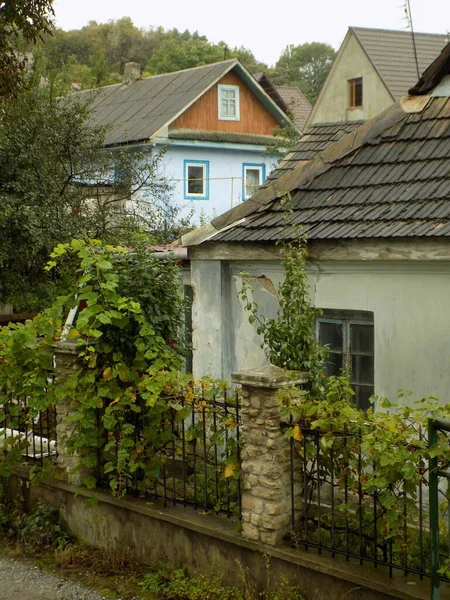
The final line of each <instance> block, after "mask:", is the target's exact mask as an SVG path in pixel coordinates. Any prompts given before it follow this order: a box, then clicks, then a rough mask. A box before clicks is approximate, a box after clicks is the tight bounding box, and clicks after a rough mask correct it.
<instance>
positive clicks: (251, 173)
mask: <svg viewBox="0 0 450 600" xmlns="http://www.w3.org/2000/svg"><path fill="white" fill-rule="evenodd" d="M242 170H243V173H242V198H243V199H244V200H248V199H249V198H251V197H252V196H253V194H254V193H255V192H256V190H257V189H258V188H259V187H260V186H261V185H262V184H263V183H264V181H265V179H266V166H265V165H253V164H244V165H242Z"/></svg>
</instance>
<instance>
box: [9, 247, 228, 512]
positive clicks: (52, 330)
mask: <svg viewBox="0 0 450 600" xmlns="http://www.w3.org/2000/svg"><path fill="white" fill-rule="evenodd" d="M60 261H65V262H66V263H67V264H71V265H72V266H74V265H76V267H75V268H76V272H77V275H78V278H77V282H76V286H75V288H74V289H73V290H72V293H71V294H68V295H67V296H65V297H60V298H58V300H57V301H56V302H55V304H54V305H53V306H52V308H51V309H48V310H46V311H44V312H43V313H42V314H40V315H38V317H36V318H35V319H34V320H33V321H30V322H27V323H26V324H25V325H12V326H10V327H6V328H3V329H2V330H1V331H0V426H1V425H2V424H4V423H5V424H6V426H7V427H9V428H10V429H13V430H19V429H20V430H21V431H27V430H29V426H30V422H31V420H32V419H33V418H35V417H36V416H37V414H38V412H39V411H42V410H45V409H47V408H49V407H55V406H57V405H58V404H59V403H60V402H65V401H67V398H70V399H71V407H72V414H71V416H70V422H71V427H72V429H71V435H69V436H68V439H67V440H60V443H65V444H66V445H67V448H68V450H69V451H70V452H76V453H78V454H79V455H80V457H81V465H80V469H81V471H82V472H83V474H84V477H83V483H84V485H85V486H86V487H88V488H93V487H95V486H96V485H97V482H98V481H97V479H98V477H96V476H94V474H93V467H96V468H97V467H99V468H100V469H101V470H102V479H103V481H108V483H109V486H110V488H111V490H112V491H113V492H114V493H116V494H124V493H125V492H126V489H127V487H128V486H129V485H130V484H131V482H133V483H132V487H134V488H135V489H136V488H138V489H139V490H142V491H145V489H146V488H148V487H152V486H153V485H154V483H155V481H156V480H157V479H158V478H159V477H160V476H161V473H162V472H164V468H165V464H166V463H167V462H168V460H169V459H168V453H169V451H170V452H171V453H172V454H171V457H172V460H173V459H174V458H175V456H173V454H174V453H175V454H177V453H179V455H180V456H181V455H182V456H183V457H184V459H185V460H186V465H188V464H189V463H190V461H191V462H192V463H193V465H192V469H193V471H192V476H193V478H194V481H195V484H194V490H197V491H196V492H195V491H194V494H195V493H198V494H199V493H200V492H199V490H200V489H201V495H202V498H205V495H206V497H207V498H209V493H210V492H211V493H213V491H214V490H215V492H214V498H215V500H214V502H212V505H213V507H214V506H215V503H216V502H218V501H219V498H218V493H217V490H218V491H219V492H220V490H221V489H222V488H226V490H227V493H230V488H231V491H232V490H233V487H234V488H236V485H237V481H238V478H239V464H238V460H237V454H238V445H237V441H236V439H235V436H233V435H232V433H233V431H234V430H235V429H236V427H237V422H236V418H235V414H234V413H233V410H232V409H230V410H228V411H225V412H224V411H222V412H219V411H218V409H217V408H216V405H215V403H214V402H213V398H214V396H215V394H216V393H220V390H221V389H222V390H223V387H222V388H220V387H219V388H218V387H217V386H216V384H215V382H211V381H207V380H204V381H201V382H193V381H192V376H191V375H189V374H186V373H183V363H184V356H183V354H184V342H183V338H182V335H181V330H182V326H183V314H184V313H183V302H182V300H181V298H180V287H179V286H180V282H179V270H178V266H177V265H176V263H175V262H174V261H161V260H159V259H155V258H154V257H152V255H149V254H148V253H144V252H141V253H137V254H133V255H131V256H130V254H129V252H128V251H127V250H125V249H124V248H121V247H114V246H105V245H103V244H102V243H101V242H99V241H90V242H89V243H87V242H84V241H82V240H72V242H71V244H62V245H59V246H57V247H56V248H55V250H54V252H53V254H52V260H51V261H50V263H49V265H48V268H49V269H54V268H57V266H58V263H59V262H60ZM124 294H127V295H124ZM74 303H75V304H76V305H78V306H79V307H82V310H80V311H79V315H78V317H77V320H76V323H75V325H74V326H73V327H72V328H71V329H70V331H69V333H68V336H69V339H77V340H78V346H79V357H80V360H81V362H82V366H81V368H80V369H78V370H75V371H73V372H72V373H71V374H70V375H68V376H67V377H66V378H64V379H63V380H60V381H58V383H57V385H49V373H51V372H52V370H53V352H54V348H53V344H54V343H55V342H56V341H58V340H59V339H60V338H61V334H62V331H63V327H62V323H63V319H64V318H65V316H66V314H67V311H68V308H70V307H72V306H73V305H74ZM199 396H200V397H199ZM21 399H27V408H26V410H24V408H23V406H21ZM205 415H210V416H211V419H213V421H214V427H212V428H209V429H208V432H207V433H206V431H205V429H204V427H205ZM24 418H25V423H22V424H21V422H20V419H24ZM187 420H188V421H189V426H187V425H186V433H185V436H184V437H181V436H180V435H179V432H178V429H179V428H180V427H184V425H183V424H184V422H185V421H187ZM27 427H28V429H27ZM21 437H22V438H23V436H20V435H9V436H6V439H5V440H4V442H3V446H4V448H5V449H6V450H7V452H5V453H4V455H3V461H2V469H3V473H4V474H7V473H8V472H9V471H10V469H11V466H12V465H13V464H15V463H16V462H17V461H18V460H20V456H21V452H22V447H23V445H24V444H26V440H25V439H20V438H21ZM180 441H181V442H182V443H183V444H185V446H183V447H181V445H180ZM99 452H100V453H101V460H100V464H99ZM196 453H201V455H202V457H203V458H202V460H203V462H202V463H201V462H200V459H199V458H198V456H197V454H196ZM196 464H197V465H198V466H197V471H196V470H195V465H196ZM200 466H201V472H200ZM205 474H206V475H205ZM205 476H206V479H205ZM225 480H227V483H226V486H225V485H224V482H225ZM221 482H222V483H221ZM188 483H189V482H188ZM195 486H197V487H195ZM189 489H190V488H189ZM208 502H209V500H207V504H208Z"/></svg>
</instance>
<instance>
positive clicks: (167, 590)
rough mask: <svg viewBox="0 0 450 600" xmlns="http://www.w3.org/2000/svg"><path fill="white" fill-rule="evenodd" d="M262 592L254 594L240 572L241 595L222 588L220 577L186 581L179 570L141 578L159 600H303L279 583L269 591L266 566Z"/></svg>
mask: <svg viewBox="0 0 450 600" xmlns="http://www.w3.org/2000/svg"><path fill="white" fill-rule="evenodd" d="M266 569H267V576H268V581H267V582H266V589H265V590H263V591H260V592H258V591H256V590H255V589H254V588H253V586H252V585H251V584H249V582H248V573H246V572H245V571H244V570H243V569H241V577H242V579H243V581H242V582H241V583H242V591H241V590H240V589H238V588H236V587H229V586H225V585H223V583H222V579H221V578H220V577H206V576H204V575H194V576H191V577H189V576H188V575H187V573H186V570H185V569H183V568H178V569H173V568H170V567H167V566H165V565H162V566H161V567H160V569H159V570H157V571H155V572H153V573H149V574H148V575H146V576H145V577H144V581H143V584H142V585H143V587H144V589H148V590H150V591H152V592H154V593H155V594H157V596H158V597H160V598H162V599H163V600H305V597H304V595H303V593H302V591H301V589H300V588H299V587H298V586H293V585H289V583H288V582H287V581H286V580H283V581H282V582H281V584H280V585H278V586H277V589H276V590H272V589H270V563H269V562H268V563H267V565H266Z"/></svg>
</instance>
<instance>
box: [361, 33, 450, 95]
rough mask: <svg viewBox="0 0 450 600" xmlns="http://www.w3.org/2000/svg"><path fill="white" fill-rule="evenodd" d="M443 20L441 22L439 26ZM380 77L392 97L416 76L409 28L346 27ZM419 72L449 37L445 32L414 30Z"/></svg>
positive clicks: (434, 56) (401, 93)
mask: <svg viewBox="0 0 450 600" xmlns="http://www.w3.org/2000/svg"><path fill="white" fill-rule="evenodd" d="M446 26H447V24H445V23H443V26H442V27H443V29H445V27H446ZM350 31H353V33H354V34H355V36H356V37H357V38H358V40H359V42H360V44H361V45H362V47H363V48H364V50H365V51H366V53H367V56H368V57H369V59H370V60H371V61H372V64H373V65H374V67H375V69H376V70H377V71H378V73H379V75H380V77H381V78H382V79H383V81H384V83H385V84H386V86H387V88H388V90H389V91H390V92H391V94H392V96H393V98H394V100H398V99H399V98H400V97H401V96H404V95H405V94H406V93H407V92H408V90H409V88H410V87H412V86H413V85H414V84H415V83H416V81H417V79H418V73H417V68H416V61H415V57H414V46H413V41H412V35H411V32H409V31H390V30H386V29H367V28H365V27H350ZM415 41H416V48H417V58H418V62H419V73H422V72H423V71H424V70H425V69H426V68H427V67H428V65H429V64H430V63H431V62H432V61H433V60H434V59H435V58H436V56H437V55H438V54H439V53H440V52H441V50H442V49H443V48H444V46H445V45H446V44H447V42H448V41H450V39H449V37H448V36H446V35H440V34H437V33H436V34H435V33H416V34H415Z"/></svg>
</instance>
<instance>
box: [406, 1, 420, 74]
mask: <svg viewBox="0 0 450 600" xmlns="http://www.w3.org/2000/svg"><path fill="white" fill-rule="evenodd" d="M405 15H406V20H407V21H408V27H409V28H410V29H411V35H412V43H413V49H414V59H415V61H416V69H417V79H420V68H419V59H418V58H417V46H416V36H415V35H414V26H413V20H412V13H411V5H410V3H409V0H405Z"/></svg>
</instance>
